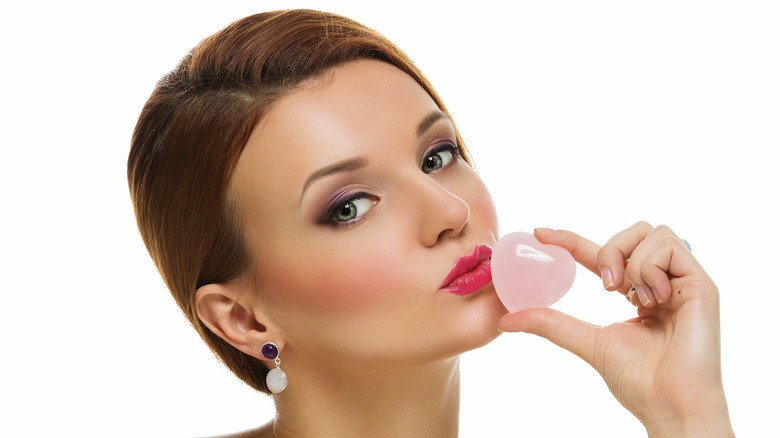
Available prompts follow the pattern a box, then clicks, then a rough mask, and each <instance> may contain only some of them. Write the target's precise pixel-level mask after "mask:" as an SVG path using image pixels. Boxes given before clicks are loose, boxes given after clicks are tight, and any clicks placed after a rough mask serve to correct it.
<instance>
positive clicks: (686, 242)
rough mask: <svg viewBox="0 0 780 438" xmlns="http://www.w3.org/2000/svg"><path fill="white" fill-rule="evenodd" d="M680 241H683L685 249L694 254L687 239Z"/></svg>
mask: <svg viewBox="0 0 780 438" xmlns="http://www.w3.org/2000/svg"><path fill="white" fill-rule="evenodd" d="M680 240H682V243H683V245H685V247H686V248H688V251H691V252H693V250H692V249H691V244H690V243H688V241H687V240H685V239H680Z"/></svg>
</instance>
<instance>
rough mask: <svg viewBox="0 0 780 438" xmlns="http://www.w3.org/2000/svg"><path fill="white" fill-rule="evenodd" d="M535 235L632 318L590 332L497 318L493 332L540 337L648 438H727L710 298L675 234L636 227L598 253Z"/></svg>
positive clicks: (714, 295) (520, 316)
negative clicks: (615, 294)
mask: <svg viewBox="0 0 780 438" xmlns="http://www.w3.org/2000/svg"><path fill="white" fill-rule="evenodd" d="M535 235H536V237H537V238H538V239H539V240H540V241H541V242H542V243H547V244H555V245H559V246H562V247H564V248H566V249H567V250H568V251H569V252H570V253H571V254H572V255H573V256H574V258H575V260H577V262H578V263H580V264H582V265H583V266H585V267H586V268H588V269H589V270H590V271H592V272H594V273H595V274H596V275H599V276H600V277H601V278H602V280H603V282H604V287H605V288H606V289H607V290H610V291H619V292H620V293H621V294H624V295H628V298H629V300H630V301H631V302H632V304H634V305H636V306H638V312H637V313H638V317H637V318H634V319H631V320H628V321H625V322H622V323H615V324H611V325H608V326H606V327H598V326H594V325H591V324H586V323H584V322H582V321H579V320H577V319H575V318H572V317H571V316H568V315H566V314H564V313H561V312H558V311H555V310H552V309H547V308H540V309H527V310H522V311H519V312H516V313H512V314H509V315H506V316H504V317H503V318H502V319H501V321H500V322H499V327H500V328H501V330H503V331H510V332H512V331H523V332H528V333H533V334H536V335H539V336H542V337H544V338H547V339H549V340H550V341H552V342H553V343H555V344H557V345H559V346H561V347H563V348H565V349H567V350H569V351H571V352H573V353H574V354H576V355H578V356H579V357H581V358H582V359H584V360H585V361H586V362H588V363H589V364H590V365H591V366H593V368H595V369H596V370H597V371H598V372H599V373H600V374H601V375H602V377H603V378H604V380H605V381H606V382H607V386H608V387H609V389H610V390H611V391H612V394H614V395H615V397H616V398H617V399H618V401H620V403H621V404H622V405H623V406H624V407H626V408H627V409H628V410H629V411H631V413H633V414H634V415H635V416H636V417H637V418H638V419H639V420H640V421H641V422H642V423H643V424H644V425H645V427H646V428H647V431H648V434H649V436H651V437H652V436H675V437H681V436H707V437H715V436H733V432H732V429H731V424H730V421H729V416H728V409H727V406H726V397H725V394H724V392H723V383H722V380H721V369H720V315H719V313H720V312H719V304H718V289H717V287H716V286H715V284H714V283H713V282H712V280H711V279H710V277H709V276H708V275H707V273H706V272H704V269H702V267H701V265H699V263H698V261H697V260H696V258H695V257H694V256H693V254H692V253H691V252H690V251H689V250H688V248H687V247H686V246H685V244H684V243H683V242H682V241H681V240H680V239H679V238H678V237H677V236H676V235H675V234H674V232H672V230H671V229H669V228H668V227H665V226H659V227H656V228H654V227H652V226H651V225H650V224H648V223H646V222H639V223H637V224H636V225H634V226H632V227H630V228H628V229H626V230H624V231H622V232H620V233H618V234H616V235H615V236H614V237H612V239H610V240H609V241H608V242H607V243H606V244H605V245H604V246H603V247H599V246H598V245H596V244H595V243H593V242H591V241H589V240H587V239H584V238H582V237H580V236H579V235H577V234H574V233H572V232H569V231H554V230H547V229H538V230H536V233H535Z"/></svg>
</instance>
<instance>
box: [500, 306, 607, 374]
mask: <svg viewBox="0 0 780 438" xmlns="http://www.w3.org/2000/svg"><path fill="white" fill-rule="evenodd" d="M498 327H499V329H501V330H502V331H505V332H526V333H532V334H535V335H537V336H541V337H543V338H545V339H547V340H549V341H551V342H552V343H553V344H555V345H557V346H559V347H561V348H564V349H566V350H569V351H571V352H572V353H574V354H576V355H577V356H579V357H580V358H582V359H583V360H584V361H585V362H588V363H589V364H590V365H591V366H593V364H594V361H593V359H594V357H593V352H594V348H593V346H594V345H595V343H596V337H597V335H598V332H599V329H600V327H598V326H594V325H591V324H588V323H586V322H583V321H580V320H579V319H576V318H574V317H571V316H569V315H567V314H565V313H562V312H559V311H557V310H553V309H549V308H546V307H542V308H535V309H526V310H521V311H519V312H515V313H510V314H508V315H504V316H503V317H502V318H501V319H500V320H499V321H498Z"/></svg>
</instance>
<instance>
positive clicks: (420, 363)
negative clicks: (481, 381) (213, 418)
mask: <svg viewBox="0 0 780 438" xmlns="http://www.w3.org/2000/svg"><path fill="white" fill-rule="evenodd" d="M128 179H129V183H130V191H131V194H132V198H133V202H134V207H135V211H136V216H137V219H138V224H139V228H140V230H141V234H142V236H143V238H144V241H145V243H146V245H147V248H148V249H149V252H150V254H151V255H152V258H153V259H154V261H155V263H156V265H157V267H158V269H159V270H160V272H161V274H162V276H163V278H164V279H165V281H166V283H167V285H168V287H169V289H170V290H171V292H172V294H173V296H174V297H175V299H176V300H177V302H178V304H179V305H180V306H181V308H182V309H183V311H184V312H185V314H186V315H187V317H188V318H189V319H190V321H191V322H192V323H193V325H194V326H195V328H196V329H197V330H198V332H199V333H200V334H201V336H202V337H203V339H204V340H205V341H206V343H207V344H208V345H209V346H210V347H211V348H212V350H213V351H214V352H215V354H216V355H217V356H218V357H219V358H220V359H221V360H222V361H223V362H224V363H225V364H226V365H227V366H228V368H230V369H231V370H232V371H233V372H234V373H235V374H236V375H237V376H238V377H239V378H241V379H242V380H244V381H245V382H247V383H248V384H249V385H250V386H252V387H253V388H255V389H257V390H260V391H263V392H267V393H269V392H273V393H274V395H273V397H274V403H275V405H276V411H277V415H276V418H274V419H273V420H272V421H270V422H269V423H267V424H266V425H264V426H262V427H260V428H258V429H256V430H253V431H248V432H246V433H245V436H276V437H285V436H307V437H308V436H337V437H349V436H360V437H364V436H419V437H426V436H430V437H446V436H456V435H457V427H458V402H459V368H458V355H459V354H460V353H462V352H464V351H468V350H470V349H474V348H477V347H480V346H482V345H485V344H486V343H488V342H490V341H491V340H492V339H494V338H495V337H497V336H498V334H499V330H502V331H526V332H530V333H535V334H538V335H540V336H543V337H546V338H548V339H550V340H551V341H552V342H554V343H556V344H558V345H560V346H562V347H563V348H566V349H568V350H570V351H572V352H574V353H575V354H577V355H579V356H580V357H582V358H583V359H584V360H586V361H587V362H588V363H590V364H591V365H592V366H594V368H596V370H598V371H599V372H600V373H601V375H602V376H603V377H604V379H605V381H606V382H607V385H608V386H609V387H610V389H611V390H612V392H613V393H614V394H615V396H616V397H617V398H618V400H619V401H620V402H621V403H622V404H623V405H624V406H625V407H626V408H627V409H629V410H630V411H631V412H632V413H633V414H634V415H635V416H637V418H638V419H639V420H640V421H642V423H643V424H644V425H645V427H646V428H647V430H648V434H649V435H651V436H686V435H689V436H695V435H697V434H698V435H706V436H730V435H732V433H731V428H730V425H729V420H728V410H727V407H726V401H725V395H724V393H723V386H722V383H721V378H720V353H719V334H718V330H719V321H718V320H719V317H718V292H717V289H716V287H715V285H714V284H713V283H712V281H711V280H710V279H709V277H708V276H707V274H706V273H705V272H704V271H703V269H702V268H701V267H700V266H699V265H698V263H697V262H696V260H695V259H694V257H693V255H692V254H691V253H690V251H688V250H687V249H686V248H685V246H684V244H683V242H682V241H681V240H680V239H679V238H677V237H676V236H675V235H674V233H673V232H672V231H671V230H670V229H669V228H667V227H657V228H653V227H652V226H650V225H649V224H646V223H643V222H640V223H638V224H636V225H634V226H632V227H630V228H629V229H627V230H625V231H623V232H620V233H618V234H617V235H616V236H615V237H613V238H612V239H611V240H610V241H609V242H608V243H607V244H606V245H605V246H604V247H601V248H600V247H599V246H597V245H595V244H593V243H591V242H589V241H588V240H586V239H584V238H582V237H580V236H578V235H576V234H574V233H570V232H565V231H553V230H544V229H540V230H537V232H536V235H537V237H538V238H539V239H540V240H541V241H542V242H545V243H552V244H557V245H561V246H563V247H565V248H566V249H568V250H569V251H570V252H571V253H572V254H573V255H574V257H575V259H576V260H577V261H578V262H580V263H581V264H583V265H584V266H585V267H587V268H588V269H590V270H592V271H593V272H595V273H597V274H598V275H600V276H601V278H602V279H603V281H604V286H605V288H606V289H607V290H618V291H620V292H621V293H624V294H626V296H627V297H628V299H629V301H631V302H632V304H634V305H637V306H638V309H639V310H638V314H639V316H638V318H636V319H635V320H632V321H630V322H627V323H624V324H616V325H611V326H608V327H604V328H598V327H593V326H590V325H587V324H584V323H582V322H579V321H577V320H575V319H573V318H571V317H569V316H566V315H563V314H561V313H559V312H555V311H553V310H550V309H531V310H526V311H522V312H518V313H515V314H510V315H505V314H506V309H504V307H503V306H502V305H501V303H500V301H499V300H498V298H497V296H496V293H495V290H494V289H493V286H492V283H490V278H489V269H486V267H488V266H489V262H488V261H487V260H489V254H490V246H491V245H493V244H494V243H495V241H496V239H497V234H498V230H497V221H496V214H495V209H494V207H493V204H492V201H491V200H490V196H489V194H488V192H487V189H486V187H485V186H484V185H483V184H482V182H481V180H480V178H479V177H478V175H477V174H476V173H475V171H474V169H473V168H472V167H471V166H470V157H469V155H468V152H467V151H466V149H465V146H464V144H463V141H462V139H461V138H460V136H459V134H458V131H457V129H456V128H455V124H454V122H453V120H452V118H451V117H450V115H449V114H448V112H447V110H446V107H445V106H444V104H443V103H442V102H441V99H440V98H439V97H438V95H437V94H436V93H435V91H434V90H433V88H432V87H431V86H430V84H429V83H428V82H427V80H426V79H425V78H424V77H423V76H422V74H421V73H420V72H419V70H417V68H416V67H415V66H414V65H413V64H412V63H411V61H409V60H408V58H407V57H406V56H405V55H404V54H403V53H402V52H400V51H399V50H398V49H397V48H396V47H394V46H393V45H392V44H391V43H390V42H388V41H387V40H386V39H384V38H383V37H382V36H380V35H378V34H377V33H375V32H373V31H371V30H369V29H367V28H365V27H363V26H361V25H359V24H357V23H355V22H353V21H350V20H348V19H345V18H343V17H340V16H336V15H332V14H325V13H320V12H315V11H307V10H296V11H279V12H272V13H265V14H258V15H255V16H251V17H247V18H245V19H242V20H239V21H237V22H235V23H233V24H232V25H230V26H228V27H227V28H226V29H224V30H222V31H220V32H218V33H217V34H215V35H213V36H211V37H209V38H207V39H206V40H204V41H203V42H201V43H200V44H199V45H198V46H197V47H196V48H195V49H193V51H192V52H191V53H189V54H188V55H187V56H186V57H185V58H184V59H183V60H182V62H181V63H180V65H179V66H178V67H177V68H176V69H175V70H174V71H173V72H171V73H170V74H168V75H167V76H166V77H164V78H163V79H162V80H161V81H160V83H159V84H158V86H157V88H156V89H155V91H154V92H153V94H152V96H151V97H150V99H149V101H148V102H147V104H146V106H145V108H144V110H143V112H142V114H141V116H140V118H139V121H138V124H137V126H136V131H135V134H134V136H133V141H132V150H131V152H130V158H129V162H128ZM269 370H271V371H270V372H269ZM288 383H289V384H288Z"/></svg>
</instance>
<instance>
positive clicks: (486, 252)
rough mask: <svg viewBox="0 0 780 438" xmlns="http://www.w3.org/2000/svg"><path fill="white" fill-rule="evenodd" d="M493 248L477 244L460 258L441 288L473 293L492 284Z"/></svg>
mask: <svg viewBox="0 0 780 438" xmlns="http://www.w3.org/2000/svg"><path fill="white" fill-rule="evenodd" d="M492 254H493V250H492V249H491V248H490V247H489V246H486V245H477V246H476V247H474V251H473V252H472V253H471V254H469V255H465V256H463V257H461V258H459V259H458V261H457V262H455V266H454V267H453V268H452V270H451V271H450V273H449V274H448V275H447V278H445V279H444V282H443V283H442V285H441V286H439V290H441V291H444V292H447V293H451V294H455V295H468V294H472V293H474V292H476V291H478V290H480V289H482V288H483V287H485V286H487V285H488V284H490V282H491V281H492V280H493V277H491V275H490V256H491V255H492Z"/></svg>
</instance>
